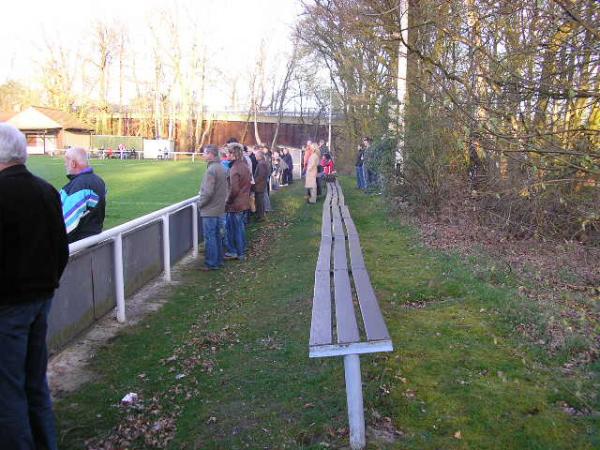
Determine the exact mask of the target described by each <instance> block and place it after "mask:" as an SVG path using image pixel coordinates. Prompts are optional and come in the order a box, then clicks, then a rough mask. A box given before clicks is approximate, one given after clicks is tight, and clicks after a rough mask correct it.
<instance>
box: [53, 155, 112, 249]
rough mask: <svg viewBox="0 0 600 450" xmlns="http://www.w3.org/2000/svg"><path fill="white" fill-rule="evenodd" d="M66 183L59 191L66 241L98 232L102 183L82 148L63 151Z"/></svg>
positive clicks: (102, 209)
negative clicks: (67, 180)
mask: <svg viewBox="0 0 600 450" xmlns="http://www.w3.org/2000/svg"><path fill="white" fill-rule="evenodd" d="M65 168H66V170H67V178H69V182H68V183H67V184H66V185H65V186H64V187H63V188H62V189H61V190H60V200H61V202H62V211H63V218H64V221H65V227H66V229H67V238H68V240H69V243H71V242H75V241H78V240H80V239H83V238H86V237H88V236H92V235H94V234H99V233H101V232H102V226H103V225H104V214H105V208H106V186H105V185H104V181H102V178H100V177H99V176H98V175H96V174H95V173H94V169H92V168H91V167H90V165H89V162H88V155H87V152H86V151H85V150H84V149H82V148H69V149H67V151H66V152H65Z"/></svg>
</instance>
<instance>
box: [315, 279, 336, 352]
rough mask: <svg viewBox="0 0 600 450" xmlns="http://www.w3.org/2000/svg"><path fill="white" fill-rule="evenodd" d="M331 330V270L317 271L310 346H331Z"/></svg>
mask: <svg viewBox="0 0 600 450" xmlns="http://www.w3.org/2000/svg"><path fill="white" fill-rule="evenodd" d="M332 341H333V334H332V330H331V285H330V274H329V270H327V271H324V270H317V271H315V288H314V296H313V307H312V319H311V322H310V341H309V343H310V345H311V346H314V345H330V344H331V343H332Z"/></svg>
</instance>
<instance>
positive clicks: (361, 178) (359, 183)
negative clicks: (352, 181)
mask: <svg viewBox="0 0 600 450" xmlns="http://www.w3.org/2000/svg"><path fill="white" fill-rule="evenodd" d="M356 187H357V188H359V189H366V188H367V183H366V181H365V170H364V167H363V166H356Z"/></svg>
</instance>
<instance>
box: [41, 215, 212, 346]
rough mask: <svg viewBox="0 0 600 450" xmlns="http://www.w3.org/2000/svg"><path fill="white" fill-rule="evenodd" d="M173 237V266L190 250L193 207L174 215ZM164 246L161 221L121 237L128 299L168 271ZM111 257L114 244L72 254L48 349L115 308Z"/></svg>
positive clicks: (53, 316) (52, 314)
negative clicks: (164, 259) (164, 260)
mask: <svg viewBox="0 0 600 450" xmlns="http://www.w3.org/2000/svg"><path fill="white" fill-rule="evenodd" d="M198 226H199V230H198V235H199V239H202V223H201V221H200V220H199V222H198ZM169 236H170V241H171V264H174V263H176V262H177V261H179V260H181V259H182V258H183V257H184V256H185V255H186V254H187V253H188V252H189V251H190V250H191V248H192V210H191V208H185V209H183V210H181V211H179V212H177V213H175V214H172V215H171V216H170V219H169ZM162 245H163V244H162V222H161V221H160V220H159V221H156V222H152V223H150V224H148V225H145V226H142V227H139V228H136V229H135V230H133V231H131V232H129V233H127V234H125V235H123V271H124V281H125V295H126V296H130V295H131V294H133V293H134V292H135V291H137V290H138V289H140V288H141V287H142V286H144V285H145V284H147V283H148V282H149V281H151V280H152V279H153V278H155V277H157V276H159V275H161V273H162V272H163V269H164V263H163V254H162ZM113 255H114V246H113V242H112V241H106V242H103V243H101V244H99V245H96V246H94V247H91V248H88V249H85V250H83V251H81V252H78V253H76V254H74V255H71V257H70V259H69V264H68V265H67V268H66V269H65V273H64V274H63V276H62V278H61V281H60V287H59V288H58V289H57V291H56V293H55V296H54V300H53V303H52V309H51V310H50V317H49V323H48V346H49V349H50V351H56V350H58V349H60V348H61V347H63V346H64V345H66V344H67V343H68V342H69V341H70V340H71V339H73V338H74V337H75V336H77V335H78V334H79V333H81V332H83V331H85V330H86V329H88V328H89V327H90V326H92V325H93V324H94V322H95V321H96V320H98V319H100V318H101V317H102V316H104V315H105V314H107V313H108V312H110V311H111V310H112V309H113V308H114V307H115V305H116V296H115V283H114V265H113ZM125 302H127V299H126V300H125Z"/></svg>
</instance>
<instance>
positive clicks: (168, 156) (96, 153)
mask: <svg viewBox="0 0 600 450" xmlns="http://www.w3.org/2000/svg"><path fill="white" fill-rule="evenodd" d="M146 153H149V154H150V155H152V157H150V158H148V159H150V160H165V161H168V160H172V161H177V155H187V156H191V157H192V162H196V159H200V160H201V161H203V160H204V159H203V155H202V153H198V152H166V153H162V154H160V155H159V154H157V153H156V152H154V151H153V152H144V150H140V151H136V152H135V158H132V157H131V153H130V152H129V151H124V152H123V157H121V153H120V152H119V151H113V153H112V155H111V156H110V158H108V155H107V154H106V151H105V152H104V153H102V151H100V150H91V151H90V155H91V156H92V157H94V158H96V159H142V158H145V156H144V155H145V154H146ZM52 156H54V155H52ZM159 156H160V158H159Z"/></svg>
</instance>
